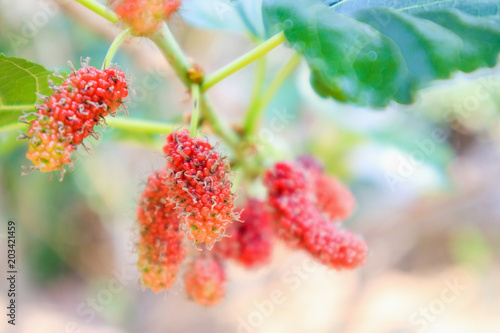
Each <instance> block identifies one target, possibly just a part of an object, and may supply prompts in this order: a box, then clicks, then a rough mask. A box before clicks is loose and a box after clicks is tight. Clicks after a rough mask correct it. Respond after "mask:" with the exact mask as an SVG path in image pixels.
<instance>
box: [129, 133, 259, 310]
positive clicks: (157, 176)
mask: <svg viewBox="0 0 500 333" xmlns="http://www.w3.org/2000/svg"><path fill="white" fill-rule="evenodd" d="M164 152H165V154H166V159H167V163H166V168H164V169H160V170H157V171H156V172H154V173H153V174H152V175H151V176H149V178H148V181H147V184H146V187H145V189H144V191H143V193H142V195H141V197H140V200H139V207H138V209H137V219H138V221H139V226H140V239H139V242H138V244H137V250H138V256H139V259H138V264H137V266H138V268H139V273H140V275H141V281H142V285H143V286H145V287H147V288H150V289H151V290H153V291H154V292H160V291H162V290H167V289H169V288H170V287H172V285H173V284H174V283H175V281H176V277H177V274H178V272H179V268H180V266H181V263H182V261H183V259H184V256H185V253H186V249H185V247H184V245H183V238H184V234H186V236H187V237H186V238H187V239H189V240H194V241H195V242H196V243H205V244H206V245H207V248H211V247H212V246H213V245H214V243H215V242H216V241H218V240H220V239H221V238H222V236H223V235H224V232H225V230H226V228H227V227H228V226H229V224H230V223H231V222H232V221H233V220H234V219H237V214H235V213H233V200H234V197H235V196H234V194H233V193H231V185H232V184H231V182H230V181H229V179H228V172H229V166H228V165H227V163H226V162H225V158H224V157H222V156H221V155H220V154H219V153H218V152H217V151H216V150H215V149H214V147H212V146H211V145H210V144H209V143H208V142H206V141H204V140H201V139H198V138H192V137H191V136H190V135H189V133H188V132H187V131H185V130H181V131H179V132H174V133H171V134H170V135H169V136H168V137H167V143H166V145H165V147H164ZM183 231H186V233H185V232H183ZM243 248H244V249H245V250H244V252H241V253H242V254H241V256H242V257H243V258H244V259H243V260H246V261H249V260H250V261H252V260H254V259H252V258H251V254H249V250H248V249H247V248H246V247H242V249H243ZM223 260H224V258H223V257H222V256H221V255H220V254H219V253H216V251H214V252H205V253H204V254H203V255H202V256H199V257H197V258H196V259H195V260H194V261H193V262H192V264H191V265H189V267H188V272H187V273H186V275H185V276H184V278H185V282H186V293H187V295H188V296H189V297H190V298H192V299H193V300H195V301H196V302H198V303H199V304H201V305H207V306H211V305H214V304H216V303H218V302H219V301H220V300H221V299H222V296H223V295H224V290H225V281H226V275H225V271H224V263H223Z"/></svg>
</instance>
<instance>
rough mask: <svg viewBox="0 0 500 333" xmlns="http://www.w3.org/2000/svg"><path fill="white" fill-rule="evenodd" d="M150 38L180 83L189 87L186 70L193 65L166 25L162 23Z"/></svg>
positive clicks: (189, 82) (189, 81)
mask: <svg viewBox="0 0 500 333" xmlns="http://www.w3.org/2000/svg"><path fill="white" fill-rule="evenodd" d="M151 39H152V40H153V41H154V42H155V43H156V45H157V46H158V48H159V49H160V50H161V52H162V53H163V55H164V56H165V58H166V59H167V61H168V63H169V64H170V65H171V66H172V68H173V69H174V71H175V74H176V75H177V76H178V77H179V79H180V80H181V81H182V83H184V85H185V86H186V87H190V85H191V83H192V82H191V80H190V79H189V75H188V70H189V69H190V68H192V67H193V65H192V64H191V62H190V61H189V60H188V58H187V57H186V56H185V55H184V52H183V51H182V49H181V47H180V46H179V44H178V43H177V41H176V40H175V37H174V36H173V35H172V32H171V31H170V29H169V28H168V26H167V25H166V24H163V27H162V28H161V30H160V31H158V32H156V33H155V34H154V35H153V36H151Z"/></svg>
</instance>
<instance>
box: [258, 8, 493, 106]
mask: <svg viewBox="0 0 500 333" xmlns="http://www.w3.org/2000/svg"><path fill="white" fill-rule="evenodd" d="M475 3H477V4H478V5H477V6H476V7H474V6H473V4H475ZM384 5H387V8H381V7H376V6H384ZM499 5H500V1H498V0H497V1H486V2H481V3H480V2H479V1H444V0H442V1H436V0H434V1H427V0H426V1H421V0H419V1H416V0H412V1H409V0H408V1H397V2H396V1H379V0H374V1H356V0H351V1H348V0H346V1H343V2H341V3H338V4H333V5H332V6H331V7H329V6H327V5H326V4H325V3H324V2H323V1H321V0H299V1H296V2H293V3H292V2H289V1H286V0H265V2H264V7H263V11H264V22H265V24H266V27H267V29H268V30H269V31H270V33H275V32H276V31H279V30H282V29H284V31H285V35H286V38H287V40H288V42H289V44H290V46H292V47H293V48H294V49H295V50H296V51H297V52H300V53H301V54H303V55H304V57H305V58H306V60H307V62H308V64H309V67H310V69H311V83H312V85H313V88H314V89H315V90H316V92H317V93H318V94H320V95H321V96H323V97H333V98H335V99H337V100H339V101H343V102H349V103H354V104H358V105H365V106H366V105H370V106H373V107H384V106H386V105H387V104H389V103H390V102H391V101H392V100H394V101H396V102H398V103H402V104H410V103H412V102H413V100H414V96H415V94H416V92H417V90H418V89H419V88H422V87H423V86H425V85H426V84H428V83H429V82H430V81H432V80H437V79H447V78H449V77H450V76H451V75H452V74H453V72H455V71H464V72H471V71H473V70H475V69H477V68H480V67H492V66H494V65H495V64H496V61H497V57H498V53H499V52H500V16H499V15H498V14H499V12H498V11H499V9H498V8H499V7H498V6H499ZM374 6H375V7H374ZM363 7H373V8H368V9H360V8H363ZM339 12H340V13H345V14H346V15H342V14H339Z"/></svg>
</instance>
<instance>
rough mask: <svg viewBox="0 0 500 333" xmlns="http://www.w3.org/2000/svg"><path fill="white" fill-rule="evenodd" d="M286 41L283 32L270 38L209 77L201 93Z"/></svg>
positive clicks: (204, 82) (202, 86)
mask: <svg viewBox="0 0 500 333" xmlns="http://www.w3.org/2000/svg"><path fill="white" fill-rule="evenodd" d="M285 40H286V38H285V33H284V32H283V31H281V32H279V33H278V34H276V35H274V36H273V37H271V38H269V39H268V40H267V41H265V42H264V43H262V44H260V45H259V46H257V47H256V48H254V49H253V50H251V51H249V52H247V53H245V54H244V55H242V56H241V57H239V58H238V59H236V60H234V61H233V62H231V63H229V64H227V65H226V66H224V67H222V68H221V69H219V70H217V71H216V72H215V73H212V74H210V75H208V76H207V77H206V78H205V80H204V81H203V83H202V85H201V91H206V90H207V89H209V88H210V87H212V86H213V85H214V84H216V83H217V82H219V81H221V80H223V79H224V78H226V77H228V76H229V75H231V74H233V73H234V72H237V71H239V70H240V69H242V68H243V67H245V66H247V65H248V64H250V63H252V62H253V61H255V60H257V59H259V58H260V57H262V56H263V55H265V54H266V53H268V52H269V51H271V50H272V49H274V48H275V47H277V46H278V45H280V44H281V43H283V42H284V41H285Z"/></svg>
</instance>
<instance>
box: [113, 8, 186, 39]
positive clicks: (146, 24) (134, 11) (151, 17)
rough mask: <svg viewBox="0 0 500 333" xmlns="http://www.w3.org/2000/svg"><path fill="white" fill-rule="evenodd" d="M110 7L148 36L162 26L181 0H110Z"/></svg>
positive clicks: (133, 28) (138, 31) (135, 30)
mask: <svg viewBox="0 0 500 333" xmlns="http://www.w3.org/2000/svg"><path fill="white" fill-rule="evenodd" d="M109 4H110V7H111V8H112V9H113V10H114V11H115V13H116V14H117V15H118V17H120V18H121V19H122V20H123V21H124V22H125V23H126V24H128V25H129V26H130V27H131V28H132V31H133V32H134V33H135V34H137V35H142V36H147V35H150V34H152V33H154V32H155V31H157V30H158V29H160V27H161V23H162V22H163V21H164V20H167V19H168V18H169V17H170V15H172V13H174V12H175V11H177V9H178V8H179V7H180V5H181V1H180V0H110V1H109Z"/></svg>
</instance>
